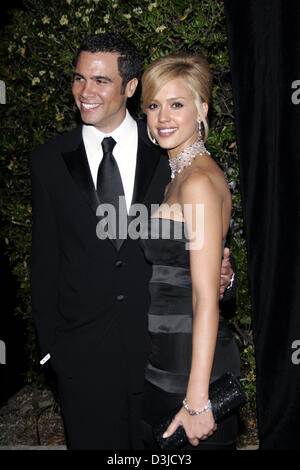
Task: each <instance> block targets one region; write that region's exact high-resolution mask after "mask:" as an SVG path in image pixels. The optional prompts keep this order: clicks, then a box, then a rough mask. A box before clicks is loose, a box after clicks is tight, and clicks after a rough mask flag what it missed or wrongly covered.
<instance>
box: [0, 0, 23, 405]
mask: <svg viewBox="0 0 300 470" xmlns="http://www.w3.org/2000/svg"><path fill="white" fill-rule="evenodd" d="M22 5H23V2H22V1H16V0H10V1H4V2H1V6H0V8H1V15H0V27H1V29H2V28H3V27H4V26H5V24H7V23H8V22H9V21H10V18H11V11H12V9H14V8H19V7H22ZM0 80H1V77H0ZM0 106H5V105H3V104H1V105H0ZM0 223H2V221H1V220H0ZM0 267H1V268H0V269H1V311H0V340H1V341H4V342H5V345H6V364H0V404H3V403H5V402H6V401H7V400H8V398H9V397H10V396H12V395H13V394H14V393H15V392H17V391H18V390H19V389H20V388H21V387H22V385H23V384H24V380H23V373H24V371H25V363H24V356H25V353H24V347H25V336H26V332H25V328H24V322H23V320H22V318H20V317H19V316H17V315H15V313H14V311H15V307H16V291H17V289H16V281H15V280H14V277H13V275H12V273H11V270H10V267H9V261H8V257H7V256H6V255H5V243H4V241H3V240H1V243H0Z"/></svg>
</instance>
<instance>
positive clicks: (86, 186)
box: [62, 140, 99, 217]
mask: <svg viewBox="0 0 300 470" xmlns="http://www.w3.org/2000/svg"><path fill="white" fill-rule="evenodd" d="M62 156H63V159H64V161H65V164H66V166H67V168H68V170H69V172H70V174H71V176H72V178H73V180H74V181H75V183H76V185H77V187H78V188H79V190H80V192H81V194H82V195H83V197H84V198H85V200H86V201H87V203H88V205H89V207H90V209H91V210H92V212H93V214H94V216H95V217H96V209H97V207H98V205H99V200H98V196H97V193H96V191H95V186H94V182H93V179H92V175H91V172H90V168H89V164H88V160H87V156H86V152H85V148H84V144H83V141H82V140H81V142H80V144H79V146H78V147H77V148H76V149H75V150H74V151H71V152H66V153H63V154H62Z"/></svg>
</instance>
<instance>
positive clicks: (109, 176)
mask: <svg viewBox="0 0 300 470" xmlns="http://www.w3.org/2000/svg"><path fill="white" fill-rule="evenodd" d="M115 145H116V142H115V140H114V139H113V138H112V137H105V138H104V139H103V140H102V149H103V158H102V161H101V163H100V165H99V168H98V175H97V193H98V196H99V200H100V204H112V205H113V206H114V207H115V209H116V229H117V233H116V236H115V237H114V238H116V239H118V234H119V223H118V220H119V209H120V208H119V197H120V196H124V189H123V184H122V179H121V175H120V171H119V167H118V164H117V162H116V160H115V158H114V156H113V153H112V151H113V148H114V146H115ZM116 244H117V245H119V243H118V241H117V242H116Z"/></svg>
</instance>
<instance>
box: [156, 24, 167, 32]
mask: <svg viewBox="0 0 300 470" xmlns="http://www.w3.org/2000/svg"><path fill="white" fill-rule="evenodd" d="M164 29H167V27H166V26H164V25H161V26H158V27H157V28H156V30H155V31H156V32H157V33H161V32H162V31H163V30H164Z"/></svg>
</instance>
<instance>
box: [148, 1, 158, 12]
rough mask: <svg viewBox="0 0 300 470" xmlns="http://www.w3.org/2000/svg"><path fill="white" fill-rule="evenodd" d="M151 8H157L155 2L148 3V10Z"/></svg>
mask: <svg viewBox="0 0 300 470" xmlns="http://www.w3.org/2000/svg"><path fill="white" fill-rule="evenodd" d="M153 8H157V3H156V2H154V3H150V5H149V6H148V10H149V11H152V10H153Z"/></svg>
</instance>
